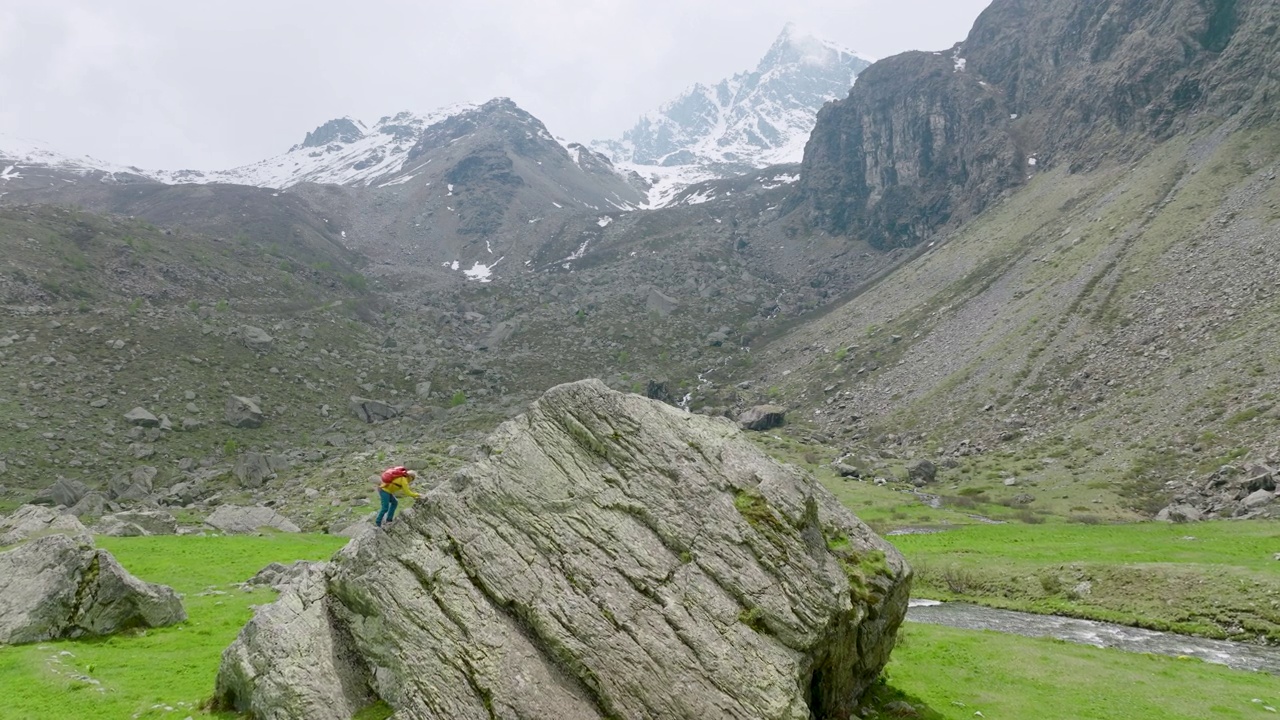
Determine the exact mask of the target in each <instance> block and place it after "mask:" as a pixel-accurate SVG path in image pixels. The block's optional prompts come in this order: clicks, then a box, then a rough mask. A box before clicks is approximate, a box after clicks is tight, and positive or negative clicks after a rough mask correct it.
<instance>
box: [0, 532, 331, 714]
mask: <svg viewBox="0 0 1280 720" xmlns="http://www.w3.org/2000/svg"><path fill="white" fill-rule="evenodd" d="M97 542H98V545H99V547H102V548H104V549H106V550H108V551H110V552H111V553H112V554H113V555H115V557H116V558H117V559H118V560H119V561H120V563H121V564H122V565H124V567H125V568H127V569H128V570H129V571H130V572H132V573H133V574H135V575H137V576H138V577H140V578H142V579H143V580H148V581H151V582H161V583H164V584H166V585H170V586H172V587H173V588H174V589H175V590H177V591H178V592H179V593H182V594H183V596H184V597H183V604H184V605H185V607H186V609H187V615H188V620H187V621H186V622H185V623H182V624H180V625H176V626H173V627H167V628H159V629H150V630H145V631H139V632H135V633H126V634H123V635H117V636H112V637H107V638H97V639H92V640H69V641H58V642H47V643H38V644H34V645H20V646H16V647H0V718H3V720H71V719H72V718H75V719H76V720H97V719H99V718H101V719H102V720H127V719H130V718H179V719H181V718H186V717H189V716H200V715H202V714H203V713H202V712H201V710H200V707H199V706H200V704H201V703H203V702H204V701H205V700H207V699H208V698H209V697H210V696H211V695H212V694H213V681H214V677H215V676H216V674H217V669H218V662H219V660H220V658H221V655H222V651H223V650H224V649H225V648H226V647H227V645H229V644H231V641H232V640H234V639H235V637H236V635H237V634H238V633H239V632H240V628H241V627H243V626H244V624H245V623H246V622H248V620H249V618H250V617H251V616H252V614H253V611H252V606H253V605H259V604H263V603H268V602H271V601H272V600H273V599H274V597H275V593H274V591H272V590H269V589H259V590H255V591H253V592H248V593H247V592H244V591H242V590H240V589H238V588H235V587H231V584H232V583H239V582H244V581H245V580H248V579H249V578H250V577H252V576H253V575H254V573H256V572H257V571H258V570H260V569H262V568H263V567H264V566H266V565H269V564H270V563H272V562H286V563H287V562H292V561H294V560H323V559H326V558H328V557H329V556H330V555H332V554H333V553H334V552H335V551H336V550H338V549H339V548H340V547H342V545H343V544H345V542H346V539H345V538H334V537H330V536H327V535H285V534H278V535H267V536H263V537H253V536H236V537H195V536H170V537H145V538H141V537H140V538H110V537H100V538H98V539H97ZM209 591H215V592H218V593H225V594H202V593H207V592H209ZM223 717H231V716H229V715H224V716H223Z"/></svg>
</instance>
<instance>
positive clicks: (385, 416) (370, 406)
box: [349, 395, 400, 423]
mask: <svg viewBox="0 0 1280 720" xmlns="http://www.w3.org/2000/svg"><path fill="white" fill-rule="evenodd" d="M349 407H350V408H351V412H352V413H353V414H354V415H355V416H356V417H358V418H360V419H361V420H362V421H364V422H367V423H376V422H382V421H384V420H390V419H391V418H394V417H399V416H400V409H399V408H397V407H396V406H394V405H392V404H390V403H386V402H383V401H381V400H370V399H368V398H362V397H356V396H355V395H352V396H351V402H350V405H349Z"/></svg>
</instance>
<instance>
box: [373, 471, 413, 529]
mask: <svg viewBox="0 0 1280 720" xmlns="http://www.w3.org/2000/svg"><path fill="white" fill-rule="evenodd" d="M417 477H418V473H417V472H415V471H413V470H409V469H408V468H406V467H404V466H403V465H397V466H395V467H391V468H387V469H386V470H383V471H382V480H381V482H380V483H379V484H378V499H379V500H381V501H382V509H381V510H379V511H378V517H377V519H376V520H374V521H373V524H374V525H376V526H378V527H384V525H383V520H384V518H385V520H386V523H387V524H390V523H391V522H392V521H394V520H395V519H396V506H398V505H399V504H400V501H399V499H398V497H397V496H399V495H407V496H409V497H412V498H416V497H418V493H416V492H414V491H413V489H412V488H410V487H409V483H410V482H412V481H414V480H416V479H417Z"/></svg>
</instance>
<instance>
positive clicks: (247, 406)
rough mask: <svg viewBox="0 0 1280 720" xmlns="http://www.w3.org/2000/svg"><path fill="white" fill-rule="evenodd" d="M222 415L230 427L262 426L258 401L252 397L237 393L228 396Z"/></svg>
mask: <svg viewBox="0 0 1280 720" xmlns="http://www.w3.org/2000/svg"><path fill="white" fill-rule="evenodd" d="M223 417H225V418H226V420H227V424H228V425H230V426H231V427H237V428H260V427H262V408H259V407H258V403H257V402H255V401H254V400H253V399H252V398H247V397H241V396H239V395H232V396H231V397H228V398H227V404H226V406H225V407H224V408H223Z"/></svg>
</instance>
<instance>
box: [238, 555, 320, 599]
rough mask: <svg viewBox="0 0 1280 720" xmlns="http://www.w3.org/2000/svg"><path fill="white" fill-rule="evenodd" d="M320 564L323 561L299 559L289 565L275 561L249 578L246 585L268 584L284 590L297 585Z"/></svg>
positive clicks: (278, 589) (270, 586) (267, 585)
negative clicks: (315, 561)
mask: <svg viewBox="0 0 1280 720" xmlns="http://www.w3.org/2000/svg"><path fill="white" fill-rule="evenodd" d="M320 564H321V563H314V562H310V561H307V560H297V561H295V562H292V563H290V564H288V565H284V564H281V563H278V562H273V563H271V564H270V565H268V566H266V567H264V568H262V569H261V570H259V571H258V573H257V574H256V575H254V576H253V577H251V578H249V580H248V581H246V582H245V585H258V586H266V587H269V588H272V589H274V590H277V591H280V592H283V591H284V590H285V588H287V587H290V586H292V585H296V584H297V583H298V582H299V581H300V580H302V578H303V577H305V576H306V575H307V573H308V572H310V571H311V569H312V567H313V566H315V565H320Z"/></svg>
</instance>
